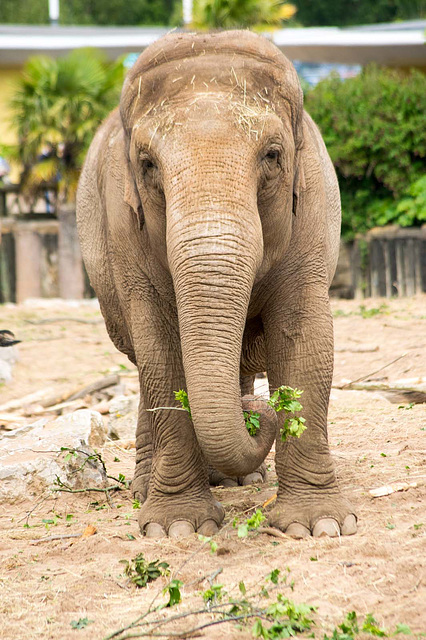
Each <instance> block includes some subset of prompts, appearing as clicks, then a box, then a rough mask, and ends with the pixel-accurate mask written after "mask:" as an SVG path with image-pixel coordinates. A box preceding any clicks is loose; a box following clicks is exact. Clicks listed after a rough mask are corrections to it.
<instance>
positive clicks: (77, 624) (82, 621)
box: [71, 618, 93, 629]
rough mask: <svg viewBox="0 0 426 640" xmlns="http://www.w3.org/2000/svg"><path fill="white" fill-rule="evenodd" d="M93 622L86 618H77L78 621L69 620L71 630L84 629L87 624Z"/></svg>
mask: <svg viewBox="0 0 426 640" xmlns="http://www.w3.org/2000/svg"><path fill="white" fill-rule="evenodd" d="M92 623H93V620H89V619H88V618H79V619H78V620H71V627H72V628H73V629H84V628H85V627H87V625H88V624H92Z"/></svg>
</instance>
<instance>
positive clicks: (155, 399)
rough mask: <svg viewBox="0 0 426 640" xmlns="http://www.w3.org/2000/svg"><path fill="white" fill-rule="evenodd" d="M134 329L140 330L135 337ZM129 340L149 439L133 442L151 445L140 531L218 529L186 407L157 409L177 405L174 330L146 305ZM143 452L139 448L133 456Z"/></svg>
mask: <svg viewBox="0 0 426 640" xmlns="http://www.w3.org/2000/svg"><path fill="white" fill-rule="evenodd" d="M141 316H142V317H141ZM138 327H141V331H140V334H139V335H135V332H136V333H138ZM142 328H143V335H141V334H142ZM133 339H134V343H135V345H137V346H136V359H137V363H138V368H139V371H140V377H141V407H142V406H143V407H144V408H145V413H146V414H147V416H148V423H147V426H148V428H149V433H150V438H149V435H148V434H147V432H145V433H144V437H143V438H142V440H143V442H142V440H141V441H140V442H139V438H138V440H137V444H138V447H139V444H140V445H142V446H145V445H146V444H147V443H148V442H149V439H150V440H151V447H152V464H151V471H150V474H149V481H148V486H147V497H146V500H145V502H144V504H143V505H142V508H141V510H140V514H139V525H140V528H141V531H142V532H144V533H145V534H146V535H148V536H155V537H159V536H162V535H166V534H167V535H170V536H180V535H188V534H190V533H192V532H194V531H200V532H201V533H204V534H211V533H212V532H215V531H217V529H218V526H219V525H220V523H221V522H222V520H223V516H224V512H223V509H222V507H221V505H220V504H219V503H218V502H217V501H216V500H215V499H214V498H213V496H212V494H211V492H210V489H209V483H208V476H207V466H206V463H205V461H204V458H203V455H202V453H201V450H200V447H199V445H198V442H197V439H196V436H195V432H194V428H193V425H192V422H191V419H190V417H189V415H188V413H187V412H186V411H181V410H173V409H167V408H162V407H177V404H178V403H177V402H176V400H175V397H174V391H177V390H179V389H185V376H184V372H183V366H182V362H181V355H180V347H179V334H178V331H177V329H176V328H175V327H174V326H173V325H172V324H171V323H169V322H168V321H166V320H165V319H163V318H162V317H161V316H160V314H158V313H156V309H155V308H154V309H152V308H150V309H149V311H148V310H147V312H146V313H143V315H142V314H141V312H140V310H139V314H138V322H137V324H136V327H135V328H134V336H133ZM145 419H146V418H145ZM140 424H141V423H140ZM142 431H144V430H142ZM146 431H147V430H146ZM144 453H145V452H144V451H142V450H139V448H138V451H137V459H138V457H141V459H142V458H143V456H144ZM139 475H140V474H139Z"/></svg>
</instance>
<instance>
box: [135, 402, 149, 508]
mask: <svg viewBox="0 0 426 640" xmlns="http://www.w3.org/2000/svg"><path fill="white" fill-rule="evenodd" d="M151 467H152V433H151V422H150V418H149V414H148V412H147V411H146V409H145V406H144V402H143V396H142V394H141V399H140V402H139V411H138V426H137V429H136V464H135V473H134V476H133V480H132V494H133V497H134V498H136V499H137V500H139V501H140V502H145V500H146V497H147V494H148V485H149V478H150V476H151Z"/></svg>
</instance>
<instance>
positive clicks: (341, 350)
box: [334, 345, 379, 353]
mask: <svg viewBox="0 0 426 640" xmlns="http://www.w3.org/2000/svg"><path fill="white" fill-rule="evenodd" d="M378 350H379V347H378V346H377V345H375V346H374V345H365V346H361V347H335V348H334V352H335V353H344V352H346V351H347V352H349V353H372V352H374V351H378Z"/></svg>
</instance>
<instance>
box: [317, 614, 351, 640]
mask: <svg viewBox="0 0 426 640" xmlns="http://www.w3.org/2000/svg"><path fill="white" fill-rule="evenodd" d="M339 629H340V631H339ZM358 633H359V627H358V620H357V615H356V613H355V611H350V612H349V613H348V614H347V616H346V618H345V619H344V621H343V622H342V623H341V624H339V625H338V626H337V629H334V630H333V635H332V636H331V637H329V636H327V635H324V640H353V639H354V638H355V637H356V636H357V634H358Z"/></svg>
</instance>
